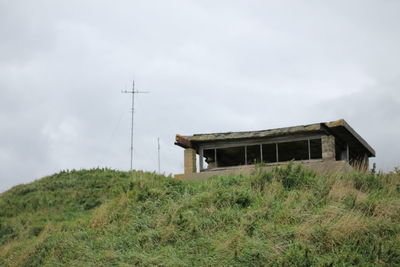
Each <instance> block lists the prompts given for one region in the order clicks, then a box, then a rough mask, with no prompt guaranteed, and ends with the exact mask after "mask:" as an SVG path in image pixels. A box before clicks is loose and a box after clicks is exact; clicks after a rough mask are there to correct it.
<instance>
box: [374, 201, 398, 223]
mask: <svg viewBox="0 0 400 267" xmlns="http://www.w3.org/2000/svg"><path fill="white" fill-rule="evenodd" d="M373 215H374V216H376V217H381V218H385V219H390V220H392V221H400V200H399V199H394V200H389V201H380V202H378V203H377V205H376V206H375V209H374V211H373Z"/></svg>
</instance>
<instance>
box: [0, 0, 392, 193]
mask: <svg viewBox="0 0 400 267" xmlns="http://www.w3.org/2000/svg"><path fill="white" fill-rule="evenodd" d="M399 11H400V4H399V3H398V2H397V1H372V0H371V1H350V2H349V1H335V2H330V3H326V2H324V3H322V2H317V1H279V2H278V1H247V2H246V3H244V2H240V1H218V2H216V1H183V0H182V1H178V0H171V1H134V2H132V1H114V2H112V3H111V2H108V1H84V2H82V1H44V0H42V1H34V2H32V1H2V2H1V3H0V36H1V42H0V71H1V76H0V191H3V190H6V189H7V188H9V187H11V186H13V185H15V184H18V183H22V182H30V181H32V180H33V179H36V178H39V177H41V176H43V175H47V174H51V173H53V172H57V171H59V170H60V169H66V168H91V167H97V166H107V167H111V168H118V169H127V168H128V167H129V127H130V126H129V121H130V119H129V108H130V107H129V105H130V102H129V101H130V99H129V96H128V95H125V94H121V93H120V90H122V89H129V88H130V84H131V80H132V78H135V80H136V82H137V87H138V88H139V89H141V90H148V91H151V93H150V94H146V95H139V96H138V101H137V102H136V104H137V105H136V108H137V110H136V114H135V116H136V117H135V134H134V136H135V143H134V145H135V168H138V169H145V170H150V171H152V170H155V169H156V168H157V162H156V161H157V154H156V153H157V151H156V148H157V145H156V139H157V137H160V139H161V148H162V170H163V171H165V172H166V173H179V172H181V171H182V151H181V149H180V148H178V147H175V146H174V145H173V141H174V136H175V134H176V133H181V134H192V133H200V132H218V131H235V130H252V129H253V130H256V129H267V128H273V127H284V126H289V125H296V124H305V123H312V122H319V121H326V120H331V119H332V120H333V119H338V118H345V119H347V120H348V121H349V122H350V124H351V125H352V126H354V128H355V129H356V130H357V131H359V132H360V133H361V134H362V136H364V137H365V138H366V139H367V141H369V142H370V143H371V144H372V145H373V146H374V147H375V148H376V149H377V152H378V158H377V159H376V161H377V163H378V166H381V167H382V168H383V169H385V170H390V169H391V168H393V167H394V166H396V165H399V164H400V163H399V160H398V159H399V155H398V152H397V151H399V149H398V148H397V147H396V146H397V144H396V139H397V136H398V131H399V130H398V125H399V119H398V118H397V117H396V115H395V114H398V113H399V108H398V107H399V94H400V93H399V90H398V87H399V85H400V81H399V80H398V78H397V77H399V71H398V67H397V65H398V62H399V61H400V55H399V53H398V51H397V50H398V46H399V45H400V34H399V29H398V27H397V25H398V24H399V18H398V13H399ZM394 148H395V149H394Z"/></svg>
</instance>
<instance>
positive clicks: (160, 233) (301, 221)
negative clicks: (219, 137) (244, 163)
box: [0, 164, 400, 266]
mask: <svg viewBox="0 0 400 267" xmlns="http://www.w3.org/2000/svg"><path fill="white" fill-rule="evenodd" d="M41 265H44V266H58V265H66V266H132V265H134V266H154V265H155V266H291V265H292V266H310V265H319V266H344V265H359V266H372V265H381V266H395V265H400V173H399V172H392V173H390V174H371V173H357V172H355V173H351V174H346V175H344V174H342V175H339V174H338V175H329V176H328V175H327V176H317V175H316V174H314V173H312V172H310V171H307V170H305V169H303V168H302V167H301V166H295V165H292V164H290V165H289V166H288V167H284V168H281V169H275V170H274V171H271V172H264V171H261V170H259V171H257V172H256V173H254V174H253V175H250V176H229V177H214V178H211V179H209V180H206V181H201V182H182V181H179V180H176V179H172V178H170V177H165V176H162V175H156V174H152V173H144V172H122V171H115V170H109V169H92V170H81V171H62V172H60V173H58V174H55V175H52V176H49V177H45V178H43V179H40V180H38V181H35V182H33V183H31V184H26V185H19V186H16V187H14V188H12V189H11V190H9V191H7V192H5V193H3V194H1V195H0V266H41Z"/></svg>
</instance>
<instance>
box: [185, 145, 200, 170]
mask: <svg viewBox="0 0 400 267" xmlns="http://www.w3.org/2000/svg"><path fill="white" fill-rule="evenodd" d="M184 168H185V172H184V173H185V174H190V173H195V172H196V171H197V170H196V150H194V149H192V148H186V149H185V151H184Z"/></svg>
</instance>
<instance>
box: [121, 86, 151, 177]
mask: <svg viewBox="0 0 400 267" xmlns="http://www.w3.org/2000/svg"><path fill="white" fill-rule="evenodd" d="M121 93H125V94H132V107H131V147H130V149H131V166H130V170H132V169H133V123H134V113H135V94H147V93H150V92H149V91H138V90H135V81H133V82H132V90H131V91H128V90H123V91H121Z"/></svg>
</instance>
